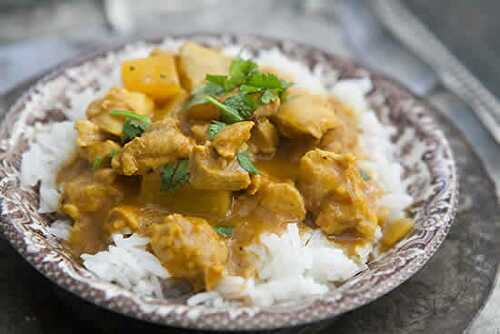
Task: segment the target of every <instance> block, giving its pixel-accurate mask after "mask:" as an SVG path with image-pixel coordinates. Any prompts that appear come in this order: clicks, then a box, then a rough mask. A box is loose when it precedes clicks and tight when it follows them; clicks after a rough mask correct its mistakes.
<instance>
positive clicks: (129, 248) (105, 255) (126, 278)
mask: <svg viewBox="0 0 500 334" xmlns="http://www.w3.org/2000/svg"><path fill="white" fill-rule="evenodd" d="M112 239H113V243H114V245H111V246H109V247H108V249H107V250H106V251H102V252H99V253H97V254H95V255H89V254H83V255H82V259H83V265H84V266H85V268H87V269H88V270H90V271H91V272H93V273H94V274H95V275H96V276H97V277H99V278H101V279H103V280H105V281H108V282H113V283H116V284H119V285H121V286H122V287H124V288H126V289H129V290H130V291H133V292H136V293H138V294H140V295H144V296H153V297H157V298H162V297H163V292H162V288H161V283H160V280H164V279H166V278H168V277H169V276H170V275H169V274H168V272H167V270H166V269H165V268H164V267H163V266H162V265H161V263H160V261H159V260H158V259H157V258H156V257H155V256H154V255H153V254H151V253H150V252H148V251H147V250H146V246H147V245H148V244H149V239H148V238H145V237H141V236H139V235H136V234H134V235H132V236H130V237H128V238H125V237H124V236H122V235H120V234H115V235H113V238H112Z"/></svg>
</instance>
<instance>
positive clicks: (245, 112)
mask: <svg viewBox="0 0 500 334" xmlns="http://www.w3.org/2000/svg"><path fill="white" fill-rule="evenodd" d="M224 104H225V105H226V106H229V107H231V108H233V109H235V110H236V111H237V112H238V114H239V115H240V116H241V117H243V118H244V119H249V118H251V117H252V115H253V112H254V111H255V109H257V104H256V103H255V101H254V100H252V99H251V98H250V97H248V96H247V95H245V94H239V95H234V96H230V97H228V98H227V99H226V100H225V101H224Z"/></svg>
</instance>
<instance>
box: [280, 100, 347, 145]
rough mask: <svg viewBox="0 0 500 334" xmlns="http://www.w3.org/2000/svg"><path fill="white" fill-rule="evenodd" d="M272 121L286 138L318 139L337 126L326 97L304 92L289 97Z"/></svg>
mask: <svg viewBox="0 0 500 334" xmlns="http://www.w3.org/2000/svg"><path fill="white" fill-rule="evenodd" d="M273 119H274V121H275V124H276V125H277V126H278V129H279V130H280V132H281V134H282V135H283V136H285V137H288V138H298V137H304V136H307V137H313V138H316V139H320V138H321V137H322V136H323V134H324V133H325V132H326V131H327V130H329V129H332V128H334V127H335V126H337V124H338V121H337V118H336V115H335V111H334V109H333V107H332V105H331V104H330V102H329V100H328V98H327V97H325V96H322V95H313V94H309V93H305V92H301V93H299V94H296V95H293V96H290V97H289V98H288V99H287V100H286V102H284V103H283V104H282V105H281V107H280V109H279V110H278V112H277V113H276V114H275V115H274V116H273Z"/></svg>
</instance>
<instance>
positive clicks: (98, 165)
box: [92, 155, 103, 171]
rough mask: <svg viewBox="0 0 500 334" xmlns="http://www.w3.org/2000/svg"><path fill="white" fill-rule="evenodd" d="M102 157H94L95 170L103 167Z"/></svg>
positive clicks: (93, 168)
mask: <svg viewBox="0 0 500 334" xmlns="http://www.w3.org/2000/svg"><path fill="white" fill-rule="evenodd" d="M102 160H103V159H102V157H101V156H100V155H97V156H96V157H95V159H94V161H92V170H93V171H96V170H98V169H99V168H101V165H102Z"/></svg>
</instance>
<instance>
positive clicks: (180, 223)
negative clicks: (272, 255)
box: [151, 214, 228, 291]
mask: <svg viewBox="0 0 500 334" xmlns="http://www.w3.org/2000/svg"><path fill="white" fill-rule="evenodd" d="M151 247H152V249H153V252H154V254H155V255H156V256H157V257H158V258H159V259H160V261H161V263H162V264H163V265H164V266H165V267H166V268H167V270H168V271H169V273H170V274H171V275H172V276H173V277H175V278H181V279H186V280H188V281H189V282H191V284H192V285H193V288H194V289H195V290H196V291H199V290H202V289H206V290H212V289H213V288H214V287H215V286H216V285H217V283H218V282H219V281H220V279H221V278H222V276H223V273H224V267H225V265H226V263H227V259H228V249H227V246H226V244H225V242H224V241H223V240H222V239H221V238H220V237H219V235H218V234H217V233H216V232H215V231H214V229H213V228H212V226H210V225H209V224H208V223H207V221H206V220H205V219H202V218H197V217H185V216H182V215H179V214H173V215H169V216H167V217H166V218H165V220H164V222H163V223H162V224H155V225H153V226H152V228H151Z"/></svg>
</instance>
